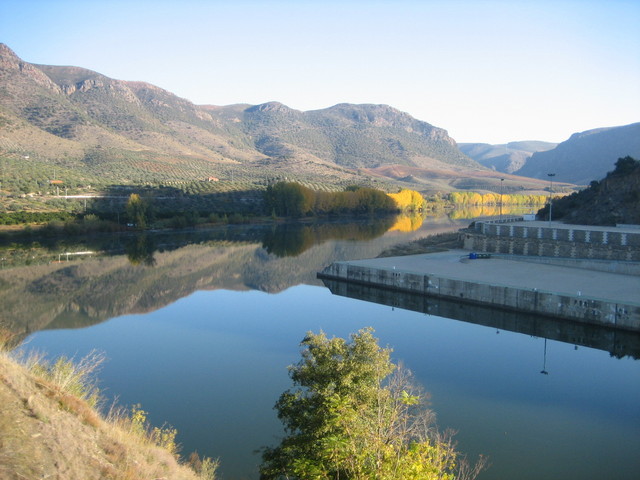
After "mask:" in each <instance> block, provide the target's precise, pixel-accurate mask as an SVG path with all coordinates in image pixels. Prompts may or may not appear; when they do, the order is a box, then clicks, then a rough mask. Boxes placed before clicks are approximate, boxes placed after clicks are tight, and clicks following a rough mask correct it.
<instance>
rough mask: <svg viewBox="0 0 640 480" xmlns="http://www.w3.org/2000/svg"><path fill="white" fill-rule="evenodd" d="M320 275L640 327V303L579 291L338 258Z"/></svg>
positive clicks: (622, 326)
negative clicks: (543, 288) (492, 281)
mask: <svg viewBox="0 0 640 480" xmlns="http://www.w3.org/2000/svg"><path fill="white" fill-rule="evenodd" d="M318 277H319V278H327V279H334V280H343V281H347V282H353V283H359V284H362V285H372V286H377V287H383V288H389V289H393V290H398V291H405V292H413V293H419V294H422V295H427V296H433V297H440V298H445V299H451V300H457V301H459V302H465V303H475V304H481V305H489V306H493V307H498V308H504V309H509V310H515V311H520V312H529V313H534V314H539V315H548V316H552V317H555V318H563V319H569V320H573V321H577V322H583V323H589V324H594V325H601V326H606V327H610V328H619V329H624V330H632V331H640V306H638V305H635V304H623V303H620V302H616V301H608V300H605V299H598V298H590V297H586V296H581V295H579V294H576V295H570V294H564V293H553V292H547V291H541V290H538V289H535V288H534V289H527V288H520V287H513V286H506V285H496V284H489V283H481V282H477V281H467V280H464V279H457V278H448V277H445V276H442V275H433V274H419V273H415V272H409V271H402V270H396V269H390V268H377V267H370V266H362V265H352V264H349V263H348V262H336V263H333V264H331V265H329V266H328V267H327V268H325V269H324V270H323V271H322V272H320V273H318Z"/></svg>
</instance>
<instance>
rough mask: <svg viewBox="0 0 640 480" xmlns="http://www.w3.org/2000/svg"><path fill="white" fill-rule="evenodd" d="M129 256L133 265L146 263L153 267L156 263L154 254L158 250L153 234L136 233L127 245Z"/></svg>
mask: <svg viewBox="0 0 640 480" xmlns="http://www.w3.org/2000/svg"><path fill="white" fill-rule="evenodd" d="M125 250H126V252H127V258H128V259H129V261H130V262H131V264H132V265H145V266H147V267H152V266H153V265H155V263H156V259H155V258H154V256H153V254H154V252H155V251H156V242H155V240H154V237H153V236H150V235H147V234H144V233H143V234H141V235H136V236H135V237H133V238H131V239H130V240H129V242H128V243H127V245H126V246H125Z"/></svg>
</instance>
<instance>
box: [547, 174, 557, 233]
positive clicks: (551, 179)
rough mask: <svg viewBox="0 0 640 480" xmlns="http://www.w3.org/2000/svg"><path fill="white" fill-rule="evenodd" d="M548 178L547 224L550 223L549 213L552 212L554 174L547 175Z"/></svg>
mask: <svg viewBox="0 0 640 480" xmlns="http://www.w3.org/2000/svg"><path fill="white" fill-rule="evenodd" d="M547 175H548V176H549V182H550V185H549V223H551V212H552V211H553V177H555V176H556V174H555V173H547Z"/></svg>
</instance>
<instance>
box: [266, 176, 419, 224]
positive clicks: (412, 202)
mask: <svg viewBox="0 0 640 480" xmlns="http://www.w3.org/2000/svg"><path fill="white" fill-rule="evenodd" d="M264 199H265V205H266V209H267V211H271V212H272V214H273V215H277V216H283V217H302V216H305V215H331V214H346V213H348V214H364V213H385V212H386V213H392V212H398V211H401V210H404V211H407V210H409V211H415V212H418V211H421V210H422V209H423V207H424V204H425V200H424V198H423V197H422V195H420V194H419V193H418V192H415V191H411V190H402V191H401V192H399V193H396V194H387V193H385V192H383V191H382V190H377V189H375V188H368V187H358V186H352V187H347V188H346V189H345V190H344V191H342V192H317V191H315V190H312V189H310V188H308V187H305V186H304V185H300V184H299V183H295V182H278V183H276V184H274V185H269V186H268V187H267V190H266V192H265V195H264Z"/></svg>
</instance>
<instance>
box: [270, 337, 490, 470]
mask: <svg viewBox="0 0 640 480" xmlns="http://www.w3.org/2000/svg"><path fill="white" fill-rule="evenodd" d="M302 346H303V350H302V359H301V360H300V362H299V363H298V364H297V365H294V366H292V367H290V376H291V379H292V380H293V383H294V385H295V388H293V389H290V390H287V391H286V392H284V393H283V394H282V395H281V396H280V399H279V400H278V402H277V403H276V406H275V408H276V410H277V411H278V417H279V418H280V419H281V420H282V422H283V423H284V427H285V431H286V436H285V437H284V438H283V440H282V442H281V443H280V445H279V446H277V447H275V448H266V449H265V450H264V452H263V463H262V465H261V478H262V479H265V480H266V479H278V478H289V479H305V480H307V479H309V480H320V479H323V480H324V479H332V480H334V479H335V480H338V479H348V480H365V479H366V480H391V479H398V480H399V479H405V480H411V479H416V480H417V479H428V480H453V479H455V478H459V477H457V476H456V475H457V474H458V473H460V470H459V469H457V467H456V462H457V460H458V454H457V452H456V451H455V449H454V447H453V444H452V442H451V437H450V435H443V434H440V433H438V432H437V431H436V429H435V428H434V426H433V419H434V415H433V412H432V411H431V410H429V409H428V408H426V406H425V395H423V394H422V392H421V391H420V390H419V389H418V388H417V387H416V386H415V384H414V383H413V382H412V381H411V376H410V373H409V372H408V371H407V370H405V369H403V368H399V367H397V366H396V365H394V364H393V363H392V362H391V359H390V354H391V350H390V349H388V348H381V347H379V345H378V343H377V339H376V338H375V337H374V336H373V330H372V329H370V328H368V329H363V330H361V331H359V332H358V333H357V334H353V335H351V337H350V341H346V340H345V339H342V338H331V339H330V338H327V336H326V335H325V334H324V333H322V332H321V333H319V334H314V333H311V332H309V333H308V334H307V336H306V337H305V338H304V340H303V341H302ZM478 465H479V464H478ZM478 465H476V467H474V468H471V469H467V470H465V471H464V472H463V473H464V475H466V476H465V478H473V477H474V476H475V474H477V471H479V470H480V469H481V468H482V466H481V465H479V466H478ZM469 472H470V473H471V475H467V474H468V473H469Z"/></svg>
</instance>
